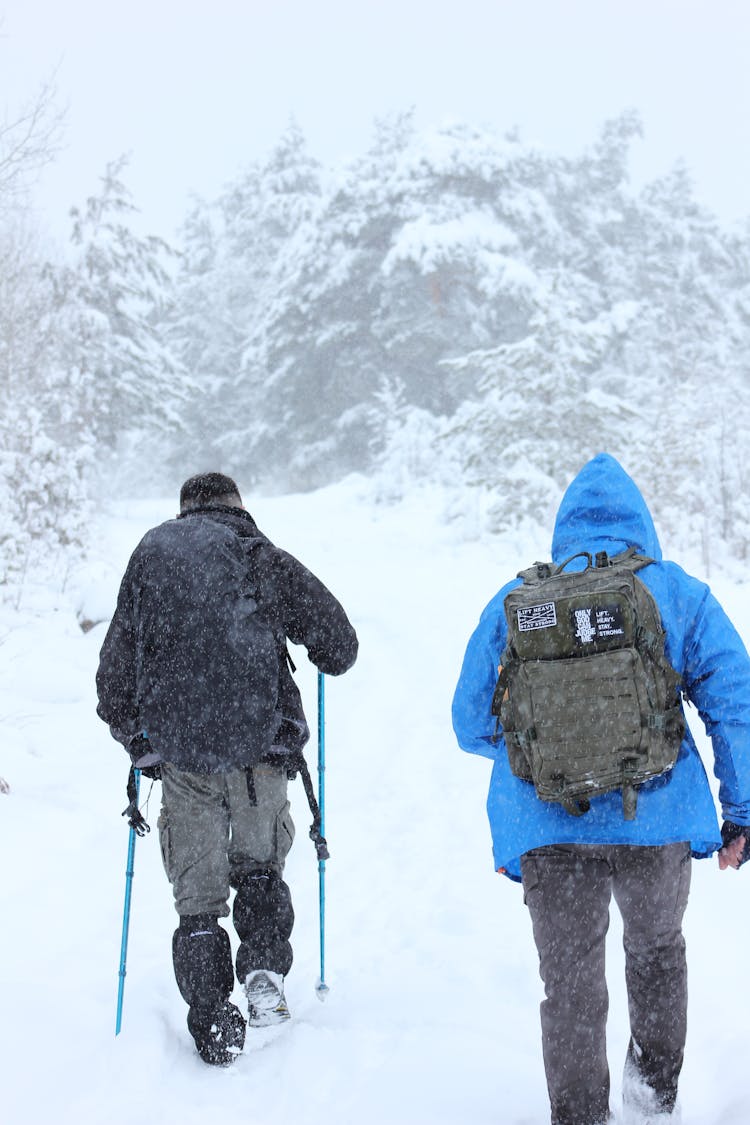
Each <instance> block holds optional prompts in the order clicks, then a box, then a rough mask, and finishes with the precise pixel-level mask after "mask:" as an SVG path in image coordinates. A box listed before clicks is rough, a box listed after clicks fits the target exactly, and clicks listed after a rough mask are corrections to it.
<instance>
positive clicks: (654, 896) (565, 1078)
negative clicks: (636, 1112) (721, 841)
mask: <svg viewBox="0 0 750 1125" xmlns="http://www.w3.org/2000/svg"><path fill="white" fill-rule="evenodd" d="M521 874H522V878H523V887H524V901H525V902H526V904H527V906H528V908H529V912H530V914H531V921H532V926H533V931H534V940H535V942H536V946H537V950H538V952H539V966H540V973H541V977H542V980H543V981H544V986H545V996H546V999H545V1000H543V1001H542V1005H541V1019H542V1046H543V1052H544V1066H545V1071H546V1075H547V1087H548V1090H549V1098H550V1107H551V1121H552V1125H602V1123H604V1122H607V1121H608V1120H609V1069H608V1065H607V1052H606V1022H607V1010H608V1004H609V1000H608V994H607V983H606V978H605V963H604V962H605V939H606V934H607V928H608V926H609V906H610V900H611V897H612V895H614V898H615V901H616V903H617V905H618V907H619V910H620V913H621V915H622V919H623V929H624V938H623V944H624V947H625V977H626V984H627V992H628V1006H629V1014H630V1033H631V1040H630V1046H629V1049H628V1055H627V1059H626V1065H625V1081H624V1085H623V1097H624V1099H625V1101H626V1102H628V1101H631V1103H632V1104H633V1105H638V1106H640V1105H649V1106H650V1107H653V1108H654V1109H658V1110H661V1111H662V1112H664V1113H667V1114H668V1113H669V1112H671V1110H672V1108H673V1107H674V1103H675V1098H676V1095H677V1081H678V1078H679V1073H680V1069H681V1067H682V1059H683V1051H684V1046H685V1036H686V1031H687V965H686V959H685V941H684V938H683V936H682V918H683V914H684V912H685V907H686V906H687V900H688V893H689V889H690V847H689V845H688V844H687V843H679V844H668V845H664V846H661V847H632V846H627V845H573V844H569V845H568V844H561V845H554V846H551V847H545V848H537V849H535V850H533V851H530V852H527V854H526V855H524V856H522V858H521Z"/></svg>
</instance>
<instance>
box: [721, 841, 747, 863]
mask: <svg viewBox="0 0 750 1125" xmlns="http://www.w3.org/2000/svg"><path fill="white" fill-rule="evenodd" d="M745 844H746V840H745V837H744V836H738V837H737V839H736V840H732V842H731V844H727V846H726V847H725V848H722V849H721V851H720V852H719V870H720V871H726V869H727V868H728V867H734V869H735V870H736V871H739V867H740V859H741V858H742V853H743V851H744V849H745Z"/></svg>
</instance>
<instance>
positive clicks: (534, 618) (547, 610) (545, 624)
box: [517, 602, 557, 633]
mask: <svg viewBox="0 0 750 1125" xmlns="http://www.w3.org/2000/svg"><path fill="white" fill-rule="evenodd" d="M517 613H518V628H519V630H520V632H522V633H527V632H528V631H529V630H530V629H552V628H553V627H554V626H555V625H557V612H556V610H555V603H554V602H544V603H543V604H541V605H529V606H525V607H523V608H522V609H519V610H518V611H517Z"/></svg>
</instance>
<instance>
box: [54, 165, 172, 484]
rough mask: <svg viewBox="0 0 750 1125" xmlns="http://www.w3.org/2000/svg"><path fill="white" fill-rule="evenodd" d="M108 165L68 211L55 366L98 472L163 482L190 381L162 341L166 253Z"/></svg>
mask: <svg viewBox="0 0 750 1125" xmlns="http://www.w3.org/2000/svg"><path fill="white" fill-rule="evenodd" d="M125 165H126V160H125V158H121V159H120V160H117V161H115V162H113V163H111V164H109V165H107V168H106V170H105V173H104V176H103V177H102V180H101V190H100V192H99V194H98V195H93V196H90V197H89V199H88V200H87V202H86V205H85V207H84V208H83V209H79V208H74V209H73V211H72V212H71V215H72V219H73V232H72V242H73V247H74V251H75V261H74V264H73V266H72V267H71V268H70V269H69V270H68V272H67V276H66V280H65V287H64V295H63V303H64V305H65V307H66V310H67V314H68V315H67V321H68V332H67V334H66V337H65V340H64V344H63V348H62V355H61V363H62V366H63V367H64V368H65V369H67V370H68V371H70V372H71V373H74V375H73V377H74V379H75V381H76V383H77V385H79V386H80V388H81V394H80V397H81V402H82V413H83V417H82V420H81V421H82V426H85V427H86V428H87V429H88V430H89V432H90V433H91V435H92V437H93V441H94V444H95V447H96V454H97V462H98V464H99V466H100V467H101V469H102V470H104V471H106V472H107V474H109V475H110V483H111V474H114V477H115V479H116V480H117V481H118V482H119V483H120V484H124V483H125V482H128V483H129V484H131V485H134V484H137V485H139V486H141V487H142V486H143V485H145V484H153V483H155V482H159V483H162V482H163V480H164V465H165V460H166V455H167V453H168V451H169V450H170V448H172V447H174V446H176V445H177V444H178V443H179V437H180V431H181V427H182V414H183V411H184V409H185V403H186V401H187V399H188V393H189V390H190V381H189V379H188V378H187V376H186V373H185V371H184V369H183V368H182V366H181V364H180V363H179V362H178V361H177V359H176V358H175V356H174V354H173V352H172V351H171V350H170V348H169V347H168V345H167V343H166V342H165V321H166V317H167V313H168V311H169V302H170V274H169V272H168V264H170V258H171V255H172V251H171V250H170V248H169V247H168V246H167V244H166V243H165V242H164V241H163V240H162V239H161V238H157V237H156V236H153V235H145V236H144V235H141V234H139V233H138V232H137V231H136V229H135V224H134V221H133V220H134V216H135V214H136V210H137V209H136V207H135V205H134V203H133V201H132V197H131V194H130V192H129V190H128V189H127V188H126V187H125V185H124V183H123V182H122V179H121V176H122V173H123V170H124V168H125Z"/></svg>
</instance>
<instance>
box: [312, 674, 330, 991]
mask: <svg viewBox="0 0 750 1125" xmlns="http://www.w3.org/2000/svg"><path fill="white" fill-rule="evenodd" d="M325 724H326V699H325V676H324V675H323V673H322V672H318V805H319V808H320V835H321V836H322V837H323V838H324V843H325V771H326V729H325ZM325 854H326V855H327V849H326V851H325ZM318 902H319V911H320V977H319V978H318V983H317V984H316V985H315V992H316V993H317V996H318V999H319V1000H325V998H326V993H327V992H328V985H327V984H326V982H325V980H326V935H325V915H326V861H325V857H324V855H321V854H320V852H319V853H318Z"/></svg>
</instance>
